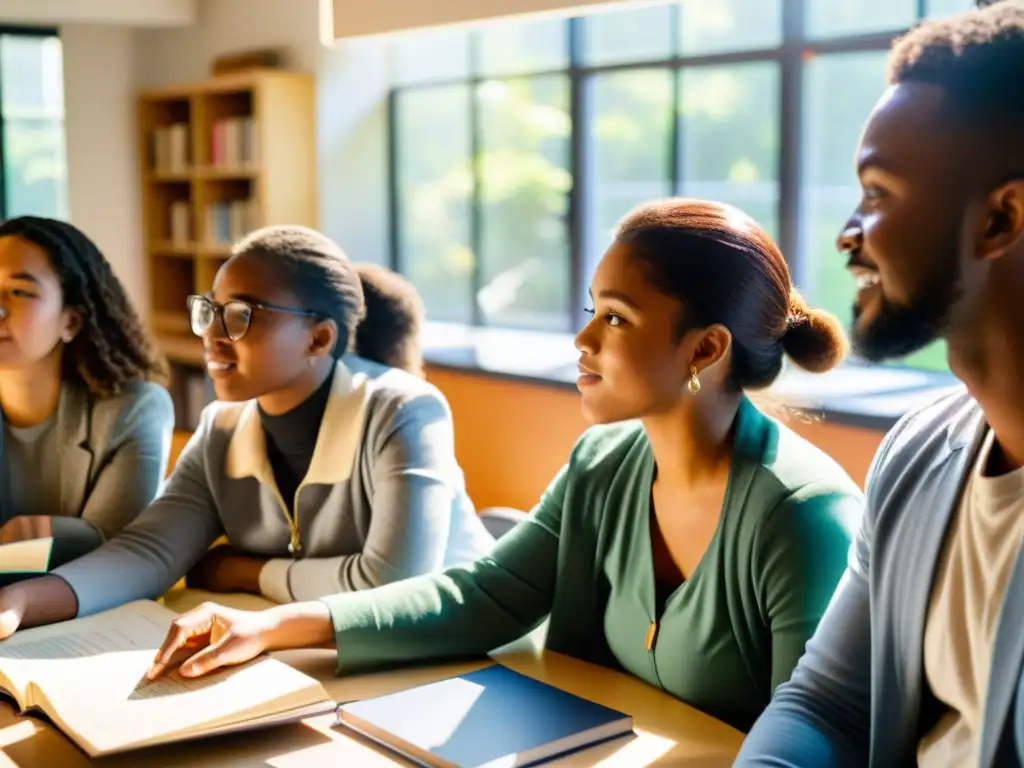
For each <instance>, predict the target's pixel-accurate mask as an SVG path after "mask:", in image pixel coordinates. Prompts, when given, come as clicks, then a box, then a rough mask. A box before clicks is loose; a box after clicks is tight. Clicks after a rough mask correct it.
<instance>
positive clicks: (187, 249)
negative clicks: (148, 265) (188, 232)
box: [149, 241, 199, 259]
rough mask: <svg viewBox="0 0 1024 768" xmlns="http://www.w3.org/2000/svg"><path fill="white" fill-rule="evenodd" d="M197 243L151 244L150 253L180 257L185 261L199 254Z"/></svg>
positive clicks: (165, 242)
mask: <svg viewBox="0 0 1024 768" xmlns="http://www.w3.org/2000/svg"><path fill="white" fill-rule="evenodd" d="M198 250H199V249H198V247H197V246H196V245H195V243H172V242H168V241H163V242H156V243H151V244H150V246H149V252H150V253H152V254H155V255H157V256H178V257H181V258H183V259H188V258H192V257H193V256H195V255H196V253H197V252H198Z"/></svg>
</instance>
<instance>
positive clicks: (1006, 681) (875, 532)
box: [736, 0, 1024, 768]
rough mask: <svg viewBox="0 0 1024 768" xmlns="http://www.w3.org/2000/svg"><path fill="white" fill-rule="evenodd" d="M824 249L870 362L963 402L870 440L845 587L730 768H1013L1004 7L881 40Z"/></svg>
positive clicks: (1017, 328)
mask: <svg viewBox="0 0 1024 768" xmlns="http://www.w3.org/2000/svg"><path fill="white" fill-rule="evenodd" d="M889 81H890V87H889V89H888V90H887V91H886V93H885V94H884V96H883V97H882V99H881V100H880V102H879V103H878V105H877V106H876V107H875V109H874V111H873V112H872V114H871V116H870V118H869V119H868V122H867V125H866V127H865V129H864V133H863V135H862V137H861V144H860V147H859V149H858V152H857V157H856V160H857V170H858V175H859V177H860V182H861V187H862V189H863V196H862V199H861V202H860V204H859V206H858V207H857V209H856V211H855V212H854V213H853V216H852V217H851V218H850V220H849V222H847V224H846V226H845V227H844V230H843V232H842V233H841V235H840V237H839V249H840V250H841V251H842V252H843V253H844V254H845V255H846V256H847V258H848V261H849V267H850V270H851V271H852V272H853V274H854V275H855V276H856V278H857V282H858V287H859V290H858V294H857V299H856V308H855V323H854V340H855V343H856V345H857V346H858V347H859V350H860V353H861V354H862V355H863V356H864V357H866V358H868V359H870V360H883V359H887V358H893V357H900V356H903V355H906V354H908V353H910V352H913V351H915V350H917V349H920V348H921V347H923V346H924V345H925V344H927V343H929V342H931V341H932V340H934V339H937V338H942V339H945V340H946V342H947V343H948V349H949V365H950V368H951V369H952V371H953V372H954V373H955V374H956V376H957V377H958V378H959V379H960V380H961V381H962V382H963V384H964V385H965V391H961V392H959V393H957V394H954V395H952V396H949V397H947V398H945V399H943V400H940V401H939V402H937V403H935V404H933V405H931V406H929V407H927V408H924V409H923V410H921V411H919V412H916V413H913V414H910V415H908V416H907V417H906V418H904V419H903V420H902V421H901V422H900V423H899V424H898V425H897V426H896V427H895V428H894V429H893V430H892V432H890V433H889V435H888V436H887V437H886V439H885V441H884V442H883V444H882V447H881V448H880V449H879V452H878V455H877V456H876V457H875V462H874V465H873V467H872V471H871V473H870V476H869V480H868V489H867V492H868V511H867V514H866V516H865V521H864V524H863V529H862V530H861V532H860V533H859V535H858V538H857V540H856V541H855V543H854V545H853V547H852V548H851V551H850V562H849V567H848V568H847V572H846V574H845V576H844V577H843V580H842V582H841V583H840V586H839V588H838V589H837V591H836V593H835V596H834V598H833V600H832V602H831V604H830V606H829V609H828V611H827V612H826V614H825V616H824V618H823V619H822V621H821V623H820V624H819V626H818V630H817V632H816V634H815V635H814V637H813V638H812V639H811V640H810V641H809V642H808V644H807V649H806V653H805V654H804V656H803V658H802V659H801V661H800V663H799V665H798V667H797V669H796V670H795V672H794V673H793V676H792V678H791V681H790V682H789V683H788V684H787V685H784V686H781V687H780V688H779V689H778V691H777V693H776V695H775V698H774V700H773V702H772V704H771V705H770V706H769V707H768V709H767V710H766V711H765V713H764V714H763V715H762V717H761V718H760V719H759V720H758V722H757V724H756V725H755V726H754V728H753V730H752V731H751V733H750V735H749V737H748V739H747V741H746V744H745V745H744V748H743V750H742V752H741V754H740V757H739V759H738V761H737V763H736V764H737V765H740V766H773V767H774V768H783V767H785V766H808V768H812V767H813V768H824V767H826V766H855V765H856V766H864V765H870V766H890V765H908V764H910V765H917V766H919V767H920V768H953V767H954V766H956V767H957V768H960V767H962V766H983V767H984V768H989V766H1000V767H1002V766H1021V765H1024V682H1022V677H1021V669H1022V661H1024V555H1022V550H1021V539H1022V536H1024V3H1022V2H1018V1H1016V0H1013V1H1007V2H1002V3H997V4H995V5H992V6H990V7H987V8H983V9H979V10H975V11H972V12H969V13H966V14H963V15H961V16H957V17H953V18H950V19H947V20H944V21H933V22H929V23H925V24H923V25H922V26H920V27H918V28H917V29H915V30H913V31H911V32H910V33H908V34H907V35H906V36H904V37H903V38H902V39H901V40H899V41H897V43H896V44H895V45H894V48H893V51H892V54H891V58H890V72H889Z"/></svg>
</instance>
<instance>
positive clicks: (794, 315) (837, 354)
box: [782, 291, 849, 373]
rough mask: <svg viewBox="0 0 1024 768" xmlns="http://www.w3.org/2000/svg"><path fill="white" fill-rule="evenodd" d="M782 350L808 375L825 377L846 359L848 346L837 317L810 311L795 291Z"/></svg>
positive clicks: (824, 312)
mask: <svg viewBox="0 0 1024 768" xmlns="http://www.w3.org/2000/svg"><path fill="white" fill-rule="evenodd" d="M782 348H783V349H784V350H785V352H786V354H787V355H789V357H790V359H791V360H792V361H793V362H794V363H796V364H797V365H799V366H800V367H801V368H803V369H804V370H805V371H810V372H811V373H824V372H825V371H827V370H830V369H831V368H834V367H835V366H836V364H838V363H839V362H840V361H841V360H842V359H843V358H844V357H845V356H846V352H847V350H848V349H849V342H848V341H847V340H846V333H845V332H844V331H843V326H842V324H841V323H840V322H839V320H838V319H837V318H836V316H835V315H833V314H832V313H831V312H826V311H824V310H821V309H811V308H809V307H808V306H807V304H806V303H804V300H803V298H802V297H801V296H800V294H799V293H797V292H796V291H793V293H792V295H791V297H790V310H789V318H788V320H787V321H786V332H785V333H784V334H783V336H782Z"/></svg>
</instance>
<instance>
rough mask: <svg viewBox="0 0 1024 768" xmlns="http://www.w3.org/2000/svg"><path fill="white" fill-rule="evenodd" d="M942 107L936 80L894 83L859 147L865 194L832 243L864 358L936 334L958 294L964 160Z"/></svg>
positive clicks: (912, 348) (895, 351) (907, 349)
mask: <svg viewBox="0 0 1024 768" xmlns="http://www.w3.org/2000/svg"><path fill="white" fill-rule="evenodd" d="M942 104H943V91H942V89H941V88H940V87H938V86H935V85H930V84H924V83H912V82H911V83H900V84H897V85H895V86H892V87H890V88H889V89H888V90H887V91H886V93H885V94H884V95H883V96H882V98H881V99H880V100H879V102H878V104H877V105H876V106H875V108H874V110H873V111H872V113H871V116H870V117H869V118H868V121H867V124H866V125H865V128H864V132H863V134H862V136H861V140H860V146H859V147H858V149H857V154H856V161H857V174H858V178H859V180H860V186H861V200H860V203H859V204H858V206H857V209H856V210H855V211H854V212H853V214H852V216H851V217H850V219H849V220H848V221H847V223H846V224H845V225H844V227H843V231H842V233H841V234H840V236H839V240H838V247H839V250H840V251H841V252H842V253H844V254H845V255H846V256H847V258H848V262H847V266H848V268H849V269H850V271H851V273H852V274H853V275H854V277H855V278H856V279H857V284H858V291H857V296H856V299H855V301H854V308H853V313H854V324H853V333H852V336H853V343H854V348H855V350H856V351H857V353H858V354H860V355H861V356H862V357H864V358H866V359H868V360H872V361H881V360H885V359H891V358H898V357H904V356H906V355H909V354H911V353H913V352H916V351H917V350H919V349H921V348H922V347H924V346H926V345H927V344H929V343H930V342H932V341H934V340H935V339H936V338H939V337H941V336H942V335H943V334H944V333H945V332H946V330H947V327H948V324H949V320H950V316H951V313H952V312H953V309H954V306H955V305H956V303H957V301H958V299H959V296H960V292H961V291H960V285H961V280H960V277H961V271H960V270H961V267H960V264H961V259H960V256H961V252H962V247H961V246H962V234H963V232H964V221H965V215H966V211H967V208H968V203H969V199H968V194H967V190H966V185H965V183H964V178H965V176H964V174H965V169H966V167H967V166H966V165H965V163H964V160H965V158H964V157H963V155H964V151H963V149H959V148H958V146H962V145H960V143H959V142H957V141H955V140H954V137H953V135H952V132H951V131H949V130H948V129H946V128H945V127H944V123H945V122H946V121H945V120H944V119H943V116H942V115H941V108H942Z"/></svg>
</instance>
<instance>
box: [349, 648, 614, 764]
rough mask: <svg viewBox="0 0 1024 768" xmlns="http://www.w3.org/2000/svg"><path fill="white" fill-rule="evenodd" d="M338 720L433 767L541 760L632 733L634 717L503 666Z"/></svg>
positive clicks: (393, 697)
mask: <svg viewBox="0 0 1024 768" xmlns="http://www.w3.org/2000/svg"><path fill="white" fill-rule="evenodd" d="M338 718H339V720H340V722H341V723H342V724H343V725H346V726H348V727H350V728H352V729H353V730H355V731H358V732H360V733H362V734H364V735H365V736H368V737H369V738H371V739H373V740H374V741H376V742H378V743H380V744H383V745H384V746H386V747H389V748H390V749H393V750H395V751H396V752H399V753H401V754H402V755H404V756H405V757H407V758H409V759H411V760H413V761H415V762H417V763H419V764H420V765H425V766H430V767H431V768H433V767H434V766H438V767H439V768H482V767H483V766H488V768H498V767H499V766H500V767H501V768H512V766H526V765H537V764H538V763H541V762H544V761H546V760H549V759H551V758H553V757H555V756H557V755H563V754H565V753H567V752H573V751H576V750H578V749H583V748H585V747H589V746H592V745H594V744H597V743H599V742H602V741H607V740H609V739H612V738H616V737H619V736H623V735H625V734H629V733H632V731H633V718H632V717H631V716H629V715H625V714H623V713H622V712H616V711H615V710H614V709H609V708H608V707H603V706H601V705H600V704H595V703H594V702H592V701H588V700H587V699H582V698H580V697H579V696H574V695H573V694H571V693H566V692H565V691H562V690H559V689H558V688H554V687H553V686H550V685H547V684H546V683H541V682H538V681H537V680H534V679H532V678H530V677H526V676H525V675H520V674H519V673H518V672H513V671H512V670H511V669H509V668H507V667H503V666H501V665H497V664H496V665H494V666H491V667H486V668H484V669H481V670H478V671H476V672H471V673H469V674H466V675H460V676H458V677H452V678H449V679H447V680H441V681H439V682H436V683H430V684H428V685H421V686H417V687H415V688H409V689H407V690H405V691H399V692H398V693H393V694H389V695H387V696H380V697H378V698H375V699H366V700H364V701H358V702H353V703H351V704H344V705H342V706H341V707H339V708H338Z"/></svg>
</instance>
